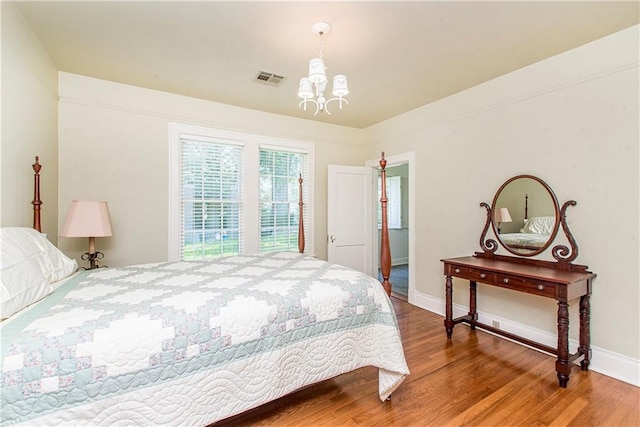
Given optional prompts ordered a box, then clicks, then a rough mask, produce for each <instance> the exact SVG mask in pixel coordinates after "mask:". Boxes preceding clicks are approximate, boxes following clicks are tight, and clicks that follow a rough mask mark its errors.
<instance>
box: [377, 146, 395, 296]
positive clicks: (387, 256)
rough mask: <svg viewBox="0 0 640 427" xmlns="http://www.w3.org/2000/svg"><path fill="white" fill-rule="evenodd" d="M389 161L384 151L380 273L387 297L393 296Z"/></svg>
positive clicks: (381, 176)
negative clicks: (389, 222) (388, 182)
mask: <svg viewBox="0 0 640 427" xmlns="http://www.w3.org/2000/svg"><path fill="white" fill-rule="evenodd" d="M386 167H387V161H386V160H385V158H384V151H383V152H382V158H381V159H380V182H381V185H382V191H381V197H380V205H381V207H382V231H381V232H382V237H381V239H380V271H381V273H382V287H383V288H384V290H385V292H386V293H387V295H389V296H390V295H391V287H392V286H391V282H389V275H390V274H391V248H390V246H389V226H388V224H387V202H388V201H389V200H388V199H387V172H386Z"/></svg>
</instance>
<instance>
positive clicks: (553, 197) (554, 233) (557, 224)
mask: <svg viewBox="0 0 640 427" xmlns="http://www.w3.org/2000/svg"><path fill="white" fill-rule="evenodd" d="M519 179H531V180H533V181H536V182H537V183H538V184H540V185H541V186H542V187H543V188H544V189H545V190H546V191H547V194H548V195H549V197H550V198H551V201H552V203H553V210H554V216H555V223H554V225H553V231H552V232H551V234H550V235H549V238H548V239H547V241H546V243H545V244H544V245H542V246H540V248H538V249H536V250H526V252H524V251H523V250H519V249H518V248H514V247H512V246H509V245H508V244H506V243H505V242H504V241H503V240H502V238H501V236H500V233H499V232H498V225H497V224H496V221H495V212H496V202H497V201H498V198H499V197H500V196H501V195H502V192H503V191H504V190H505V188H507V187H508V186H509V184H512V183H513V182H514V181H517V180H519ZM491 213H492V214H491V226H492V228H493V233H494V235H495V236H496V238H497V239H498V241H499V242H500V244H501V245H502V247H503V248H505V249H506V250H507V251H509V252H511V253H512V254H514V255H518V256H524V257H530V256H534V255H538V254H540V253H542V252H544V251H545V250H546V249H547V248H548V247H549V246H550V245H551V243H553V241H554V240H555V239H556V236H557V234H558V230H559V229H560V206H559V205H558V199H557V198H556V195H555V193H554V192H553V190H552V189H551V187H550V186H549V185H548V184H547V183H546V182H544V181H543V180H542V179H540V178H538V177H537V176H533V175H516V176H514V177H512V178H509V179H508V180H506V181H505V182H504V184H502V185H501V186H500V188H499V189H498V191H496V194H495V196H494V197H493V203H492V204H491Z"/></svg>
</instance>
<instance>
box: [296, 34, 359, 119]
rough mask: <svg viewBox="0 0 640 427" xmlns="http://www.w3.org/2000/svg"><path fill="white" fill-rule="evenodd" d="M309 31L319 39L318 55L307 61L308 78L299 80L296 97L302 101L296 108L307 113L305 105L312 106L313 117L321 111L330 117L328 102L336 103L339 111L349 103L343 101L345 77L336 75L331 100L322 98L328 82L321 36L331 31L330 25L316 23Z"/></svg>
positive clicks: (347, 90) (346, 92)
mask: <svg viewBox="0 0 640 427" xmlns="http://www.w3.org/2000/svg"><path fill="white" fill-rule="evenodd" d="M311 31H312V32H313V33H314V34H317V35H318V36H319V37H320V54H319V55H318V58H313V59H312V60H310V61H309V76H308V77H303V78H301V79H300V85H299V86H298V96H299V97H300V98H302V101H300V104H299V105H298V106H299V107H300V108H302V109H303V110H304V111H307V104H308V103H309V104H313V105H314V106H315V107H316V111H315V112H314V113H313V115H314V116H315V115H316V114H318V112H321V111H325V112H326V113H327V114H329V115H331V112H330V111H329V108H328V106H329V103H330V102H332V101H338V103H339V104H338V105H339V106H340V109H341V110H342V103H345V104H348V103H349V101H347V100H346V99H344V97H345V96H347V95H348V94H349V88H348V87H347V77H346V76H345V75H344V74H338V75H336V76H335V77H334V78H333V91H332V92H331V94H332V95H333V98H329V99H327V98H326V97H325V96H324V91H325V90H326V89H327V83H328V80H327V74H326V69H327V67H325V65H324V60H323V52H322V36H323V35H325V34H328V33H329V31H331V25H329V24H328V23H326V22H317V23H315V24H313V25H312V26H311Z"/></svg>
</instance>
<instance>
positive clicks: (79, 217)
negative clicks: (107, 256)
mask: <svg viewBox="0 0 640 427" xmlns="http://www.w3.org/2000/svg"><path fill="white" fill-rule="evenodd" d="M109 236H113V232H112V231H111V217H110V216H109V206H108V205H107V202H96V201H89V200H74V201H72V202H71V208H69V213H68V214H67V218H66V220H65V222H64V225H63V226H62V231H61V232H60V237H109Z"/></svg>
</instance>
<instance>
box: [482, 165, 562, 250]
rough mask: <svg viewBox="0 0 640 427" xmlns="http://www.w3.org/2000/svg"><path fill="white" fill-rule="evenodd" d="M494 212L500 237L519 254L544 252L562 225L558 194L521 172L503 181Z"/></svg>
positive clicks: (538, 180) (540, 181)
mask: <svg viewBox="0 0 640 427" xmlns="http://www.w3.org/2000/svg"><path fill="white" fill-rule="evenodd" d="M491 212H492V220H491V223H492V226H493V230H494V232H495V235H496V236H497V238H498V240H499V241H500V243H501V244H502V246H504V248H505V249H506V250H508V251H509V252H511V253H513V254H515V255H520V256H533V255H537V254H539V253H541V252H542V251H544V250H545V249H546V248H547V246H549V244H551V242H552V241H553V240H554V238H555V236H556V234H557V232H558V227H559V225H560V211H559V206H558V201H557V199H556V196H555V194H554V193H553V191H552V190H551V188H550V187H549V186H548V185H547V184H546V183H545V182H544V181H543V180H541V179H540V178H538V177H535V176H532V175H518V176H515V177H513V178H511V179H509V180H507V181H506V182H505V183H504V184H502V186H501V187H500V189H499V190H498V191H497V193H496V195H495V197H494V199H493V205H492V206H491Z"/></svg>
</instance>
